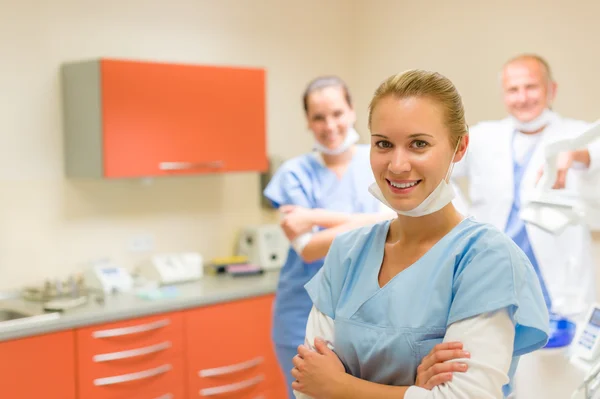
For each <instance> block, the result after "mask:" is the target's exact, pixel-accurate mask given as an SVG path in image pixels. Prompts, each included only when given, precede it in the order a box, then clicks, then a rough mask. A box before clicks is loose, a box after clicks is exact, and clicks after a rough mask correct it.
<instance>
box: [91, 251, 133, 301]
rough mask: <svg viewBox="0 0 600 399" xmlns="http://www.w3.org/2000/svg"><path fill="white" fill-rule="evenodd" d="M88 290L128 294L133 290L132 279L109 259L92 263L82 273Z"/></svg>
mask: <svg viewBox="0 0 600 399" xmlns="http://www.w3.org/2000/svg"><path fill="white" fill-rule="evenodd" d="M84 279H85V285H86V287H88V288H92V289H97V290H102V291H104V292H105V293H106V294H112V293H115V292H128V291H131V289H132V288H133V277H132V276H131V274H129V272H128V271H127V270H125V269H124V268H123V267H120V266H118V265H116V264H114V263H113V262H112V261H111V260H110V259H100V260H97V261H93V262H92V263H91V265H89V267H88V268H86V270H85V272H84Z"/></svg>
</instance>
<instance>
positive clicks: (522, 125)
mask: <svg viewBox="0 0 600 399" xmlns="http://www.w3.org/2000/svg"><path fill="white" fill-rule="evenodd" d="M552 118H554V112H552V111H551V110H549V109H548V108H546V109H544V111H542V113H541V114H540V115H539V116H538V117H537V118H535V119H533V120H531V121H529V122H521V121H520V120H518V119H517V118H515V117H514V116H511V119H512V121H513V124H514V126H515V129H516V130H518V131H519V132H523V133H531V132H536V131H538V130H540V129H541V128H543V127H545V126H547V125H549V124H550V122H551V121H552Z"/></svg>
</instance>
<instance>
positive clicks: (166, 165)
mask: <svg viewBox="0 0 600 399" xmlns="http://www.w3.org/2000/svg"><path fill="white" fill-rule="evenodd" d="M223 166H225V162H223V161H209V162H161V163H160V164H158V167H159V168H160V170H186V169H202V168H211V169H219V168H222V167H223Z"/></svg>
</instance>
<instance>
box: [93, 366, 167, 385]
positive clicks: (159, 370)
mask: <svg viewBox="0 0 600 399" xmlns="http://www.w3.org/2000/svg"><path fill="white" fill-rule="evenodd" d="M172 368H173V367H172V366H171V365H170V364H163V365H162V366H158V367H156V368H153V369H150V370H144V371H138V372H137V373H131V374H123V375H116V376H114V377H104V378H97V379H95V380H94V385H96V386H97V387H100V386H103V385H115V384H122V383H124V382H130V381H137V380H143V379H146V378H150V377H154V376H157V375H160V374H164V373H166V372H168V371H170V370H171V369H172Z"/></svg>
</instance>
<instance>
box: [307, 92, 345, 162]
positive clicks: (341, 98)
mask: <svg viewBox="0 0 600 399" xmlns="http://www.w3.org/2000/svg"><path fill="white" fill-rule="evenodd" d="M306 118H307V119H308V128H309V129H310V130H311V131H312V132H313V134H314V135H315V140H317V141H318V142H319V143H320V144H322V145H323V146H324V147H326V148H328V149H330V150H335V149H337V148H338V147H339V146H340V145H341V144H342V143H343V142H344V139H345V138H346V135H347V134H348V129H349V128H350V127H352V125H354V122H355V121H356V115H355V113H354V110H353V109H352V107H351V106H350V104H349V103H348V100H347V97H346V94H345V92H344V89H343V88H342V87H339V86H330V87H325V88H322V89H319V90H315V91H313V92H311V93H310V94H309V95H308V97H307V109H306Z"/></svg>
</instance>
